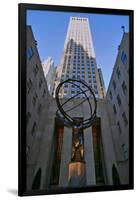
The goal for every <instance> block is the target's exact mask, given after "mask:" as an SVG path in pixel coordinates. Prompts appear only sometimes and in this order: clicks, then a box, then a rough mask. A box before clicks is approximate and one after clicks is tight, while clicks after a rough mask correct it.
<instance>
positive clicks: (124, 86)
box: [122, 81, 127, 95]
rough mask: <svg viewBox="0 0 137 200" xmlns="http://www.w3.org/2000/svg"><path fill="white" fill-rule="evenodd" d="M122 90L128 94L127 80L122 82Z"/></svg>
mask: <svg viewBox="0 0 137 200" xmlns="http://www.w3.org/2000/svg"><path fill="white" fill-rule="evenodd" d="M122 90H123V93H124V95H126V94H127V86H126V83H125V81H123V83H122Z"/></svg>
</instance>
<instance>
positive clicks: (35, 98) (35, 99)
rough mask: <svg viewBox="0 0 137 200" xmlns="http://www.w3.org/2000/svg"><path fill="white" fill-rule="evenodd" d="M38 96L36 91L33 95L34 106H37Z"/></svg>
mask: <svg viewBox="0 0 137 200" xmlns="http://www.w3.org/2000/svg"><path fill="white" fill-rule="evenodd" d="M37 98H38V96H37V94H36V92H35V94H34V96H33V98H32V103H33V105H34V106H35V104H36V101H37Z"/></svg>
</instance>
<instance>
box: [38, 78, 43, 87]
mask: <svg viewBox="0 0 137 200" xmlns="http://www.w3.org/2000/svg"><path fill="white" fill-rule="evenodd" d="M42 83H43V81H42V79H40V81H39V88H41V86H42Z"/></svg>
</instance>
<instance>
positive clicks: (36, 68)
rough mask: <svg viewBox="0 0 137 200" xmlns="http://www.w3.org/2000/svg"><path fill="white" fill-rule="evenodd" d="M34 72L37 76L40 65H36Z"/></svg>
mask: <svg viewBox="0 0 137 200" xmlns="http://www.w3.org/2000/svg"><path fill="white" fill-rule="evenodd" d="M33 72H34V75H35V76H36V75H37V73H38V66H37V65H35V66H34V68H33Z"/></svg>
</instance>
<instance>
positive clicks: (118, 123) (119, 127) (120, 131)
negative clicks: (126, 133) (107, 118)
mask: <svg viewBox="0 0 137 200" xmlns="http://www.w3.org/2000/svg"><path fill="white" fill-rule="evenodd" d="M117 126H118V131H119V133H120V134H121V133H122V130H121V125H120V122H117Z"/></svg>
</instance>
